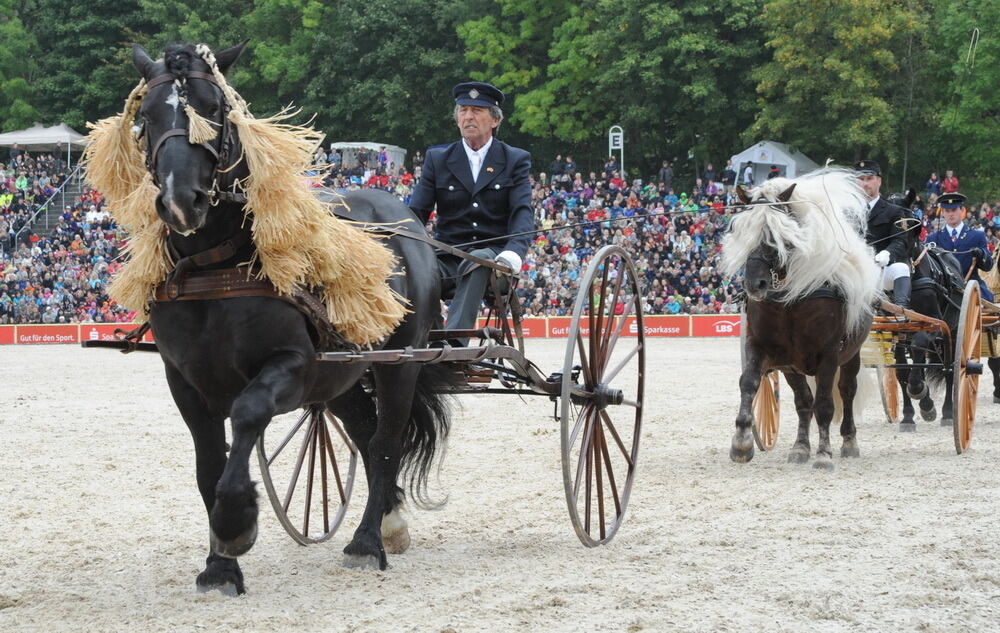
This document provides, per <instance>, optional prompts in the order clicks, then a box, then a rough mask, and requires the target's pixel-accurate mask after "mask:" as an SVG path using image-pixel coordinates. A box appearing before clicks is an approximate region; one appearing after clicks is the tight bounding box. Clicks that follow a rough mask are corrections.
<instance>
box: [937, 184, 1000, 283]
mask: <svg viewBox="0 0 1000 633" xmlns="http://www.w3.org/2000/svg"><path fill="white" fill-rule="evenodd" d="M938 208H939V209H940V210H941V216H942V217H943V218H944V223H945V226H944V227H943V228H941V229H940V230H939V231H935V232H934V233H932V234H931V235H928V236H927V242H928V243H934V244H937V245H938V246H940V247H941V248H942V249H944V250H946V251H948V252H950V253H952V254H953V255H954V256H955V259H957V260H958V264H959V266H960V267H961V268H962V274H963V275H965V274H968V273H969V270H970V269H973V270H972V275H971V276H970V277H969V279H975V280H976V281H977V282H979V291H980V295H981V296H982V298H983V299H986V300H987V301H993V293H992V292H990V289H989V288H988V287H987V286H986V282H984V281H983V280H982V279H980V278H979V271H980V270H982V271H983V272H985V271H988V270H990V269H991V268H993V256H992V255H991V254H990V249H989V248H988V247H987V243H986V233H984V232H983V231H981V230H979V229H973V228H971V227H969V226H968V225H967V224H966V223H965V217H966V211H965V196H963V195H962V194H960V193H946V194H942V195H941V196H940V197H939V198H938Z"/></svg>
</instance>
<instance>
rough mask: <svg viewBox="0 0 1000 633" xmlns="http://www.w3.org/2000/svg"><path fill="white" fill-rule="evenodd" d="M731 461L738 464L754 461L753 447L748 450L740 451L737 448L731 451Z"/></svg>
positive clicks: (732, 448)
mask: <svg viewBox="0 0 1000 633" xmlns="http://www.w3.org/2000/svg"><path fill="white" fill-rule="evenodd" d="M729 459H731V460H733V461H734V462H736V463H737V464H746V463H747V462H749V461H750V460H751V459H753V446H751V447H750V448H749V449H747V450H739V449H737V448H736V447H735V446H733V447H731V448H730V449H729Z"/></svg>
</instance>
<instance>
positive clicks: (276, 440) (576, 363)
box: [84, 246, 645, 546]
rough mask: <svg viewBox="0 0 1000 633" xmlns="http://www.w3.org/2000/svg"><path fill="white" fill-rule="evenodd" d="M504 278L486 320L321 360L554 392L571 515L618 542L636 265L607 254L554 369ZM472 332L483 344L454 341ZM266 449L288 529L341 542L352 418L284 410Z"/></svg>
mask: <svg viewBox="0 0 1000 633" xmlns="http://www.w3.org/2000/svg"><path fill="white" fill-rule="evenodd" d="M501 286H502V284H500V285H495V286H494V292H493V293H492V299H491V301H490V304H491V306H492V307H491V309H490V312H489V314H488V316H487V324H486V326H485V327H483V328H480V329H476V330H467V331H455V330H433V331H432V332H431V335H430V344H429V346H428V347H426V348H423V349H414V348H410V347H407V348H405V349H381V350H373V351H332V352H319V353H318V359H319V360H320V361H322V362H324V363H327V362H329V363H356V362H369V363H376V364H377V363H391V364H395V363H446V364H448V365H449V366H450V367H451V368H452V370H453V371H454V372H455V374H456V379H457V380H456V385H455V386H454V387H452V388H451V389H450V391H451V392H452V393H455V394H484V393H502V394H509V395H518V396H543V397H547V398H549V399H550V400H552V401H554V402H556V403H557V404H556V415H555V417H556V419H558V420H559V422H560V426H561V435H560V438H561V439H560V452H561V458H562V475H563V487H564V490H565V495H566V503H567V507H568V510H569V515H570V520H571V522H572V524H573V527H574V529H575V531H576V533H577V535H578V537H579V538H580V540H581V541H582V542H583V543H584V544H585V545H587V546H596V545H600V544H603V543H606V542H608V541H609V540H611V538H612V537H613V536H614V535H615V533H616V532H617V530H618V528H619V527H620V525H621V522H622V519H623V518H624V515H625V510H626V508H627V506H628V501H629V496H630V493H631V489H632V485H633V483H634V481H635V475H636V462H637V459H638V453H639V439H640V437H641V430H642V414H643V389H644V382H645V371H644V367H645V335H644V330H643V323H642V316H643V315H642V294H641V293H640V286H639V278H638V277H637V275H636V270H635V267H634V265H633V263H632V261H631V260H630V259H629V257H628V255H627V254H626V252H625V251H624V250H622V249H621V248H620V247H617V246H605V247H604V248H602V249H601V250H600V251H599V252H598V253H596V254H595V256H594V257H593V259H592V260H591V262H590V264H589V266H588V268H587V270H586V273H585V274H584V275H583V276H582V277H581V283H580V289H579V292H578V294H577V297H576V301H575V305H574V308H573V316H572V320H571V323H570V327H569V336H568V339H567V346H566V355H565V361H564V363H563V366H562V368H561V369H560V370H559V371H556V372H552V373H550V374H545V373H543V372H541V371H540V370H539V368H538V367H537V366H536V365H535V364H534V363H532V362H531V361H530V360H529V359H528V358H527V357H526V356H525V353H524V340H523V336H522V333H521V326H520V310H519V309H518V306H517V297H516V296H515V295H514V288H513V287H511V286H510V285H508V287H507V288H504V289H501ZM466 336H467V337H471V338H472V339H478V341H479V345H475V344H472V345H470V346H468V347H457V346H456V347H453V346H452V345H450V344H449V343H448V341H449V339H453V338H455V337H466ZM84 346H87V347H117V348H123V349H128V348H132V349H139V350H144V351H156V349H157V348H156V345H155V343H140V344H135V343H128V342H125V341H121V342H100V341H87V342H84ZM494 384H496V385H497V386H493V385H494ZM257 457H258V463H259V466H260V472H261V476H262V479H263V483H264V487H265V489H266V491H267V495H268V498H269V499H270V502H271V505H272V507H273V508H274V511H275V513H276V515H277V518H278V520H279V522H280V523H281V524H282V526H283V527H284V528H285V530H286V531H287V532H288V534H289V535H290V536H291V537H292V538H293V539H294V540H295V541H296V542H298V543H300V544H303V545H307V544H311V543H320V542H323V541H326V540H328V539H330V538H331V537H332V536H333V535H334V533H335V532H336V531H337V529H338V528H339V527H340V525H341V523H342V521H343V519H344V516H345V513H346V510H347V506H348V502H349V500H350V498H351V493H352V491H353V489H354V483H355V477H356V474H357V465H358V457H359V452H358V448H357V447H356V446H355V445H354V443H353V442H352V441H351V439H350V437H349V435H348V433H347V432H346V430H345V428H344V425H343V422H342V421H341V420H340V419H338V418H337V417H336V416H334V415H333V414H332V413H331V412H330V411H328V410H327V409H326V407H325V406H324V405H323V404H315V405H311V406H309V407H307V408H306V409H304V410H301V412H300V413H299V414H297V415H291V416H280V417H277V418H275V419H274V420H273V421H272V423H271V425H270V426H269V427H268V428H267V431H266V433H264V434H261V436H260V437H259V439H258V440H257Z"/></svg>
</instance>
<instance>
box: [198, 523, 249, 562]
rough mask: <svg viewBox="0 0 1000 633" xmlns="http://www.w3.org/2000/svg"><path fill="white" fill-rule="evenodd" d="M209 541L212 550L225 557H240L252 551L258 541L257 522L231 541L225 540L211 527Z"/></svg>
mask: <svg viewBox="0 0 1000 633" xmlns="http://www.w3.org/2000/svg"><path fill="white" fill-rule="evenodd" d="M208 532H209V538H208V540H209V543H210V544H211V546H212V551H213V552H215V553H216V554H218V555H219V556H222V557H223V558H238V557H240V556H243V555H244V554H246V553H247V552H249V551H250V548H251V547H253V544H254V543H255V542H257V524H256V523H254V524H253V525H251V526H250V529H249V530H247V531H246V532H244V533H243V534H240V535H239V536H237V537H236V538H234V539H232V540H230V541H223V540H222V539H221V538H219V537H218V536H216V534H215V530H212V529H209V531H208Z"/></svg>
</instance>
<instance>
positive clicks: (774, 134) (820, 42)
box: [748, 0, 927, 160]
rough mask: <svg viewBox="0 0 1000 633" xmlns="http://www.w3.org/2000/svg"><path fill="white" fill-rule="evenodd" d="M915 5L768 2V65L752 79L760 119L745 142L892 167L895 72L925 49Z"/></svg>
mask: <svg viewBox="0 0 1000 633" xmlns="http://www.w3.org/2000/svg"><path fill="white" fill-rule="evenodd" d="M923 9H925V7H923V6H922V3H920V2H916V1H908V0H889V1H886V0H771V1H770V2H768V3H767V4H766V5H765V6H764V14H763V18H762V26H763V30H764V32H765V35H766V37H767V46H768V48H770V49H771V50H772V52H773V56H772V60H771V61H770V62H768V63H766V64H763V65H762V66H760V67H759V68H757V69H756V70H755V71H754V73H753V74H754V77H755V78H756V79H757V81H758V84H757V91H758V93H759V95H760V99H759V104H760V112H759V114H758V116H757V119H756V121H755V122H754V125H753V126H752V127H751V128H750V130H749V135H748V136H749V137H753V138H772V139H774V140H780V141H784V142H787V143H791V144H793V145H796V146H797V147H798V148H800V149H801V150H802V151H804V152H806V153H807V154H812V155H813V156H817V157H824V156H835V157H840V158H841V160H845V159H846V160H853V159H857V158H860V157H861V156H862V155H865V156H868V157H887V158H889V159H897V158H898V157H899V154H900V151H899V148H898V141H899V127H900V121H901V118H902V116H903V114H904V112H905V111H904V110H903V109H902V108H900V107H894V105H893V102H892V95H894V94H897V93H899V94H902V93H907V92H909V89H910V86H909V85H908V84H907V81H908V80H910V79H911V78H912V77H907V75H906V74H905V73H903V72H902V71H903V68H902V67H901V58H902V57H904V56H905V55H906V54H907V51H908V50H909V47H910V45H911V44H912V41H913V38H914V37H916V38H917V39H918V40H919V41H925V38H926V28H927V20H926V19H924V18H923V14H922V13H921V12H922V10H923Z"/></svg>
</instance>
